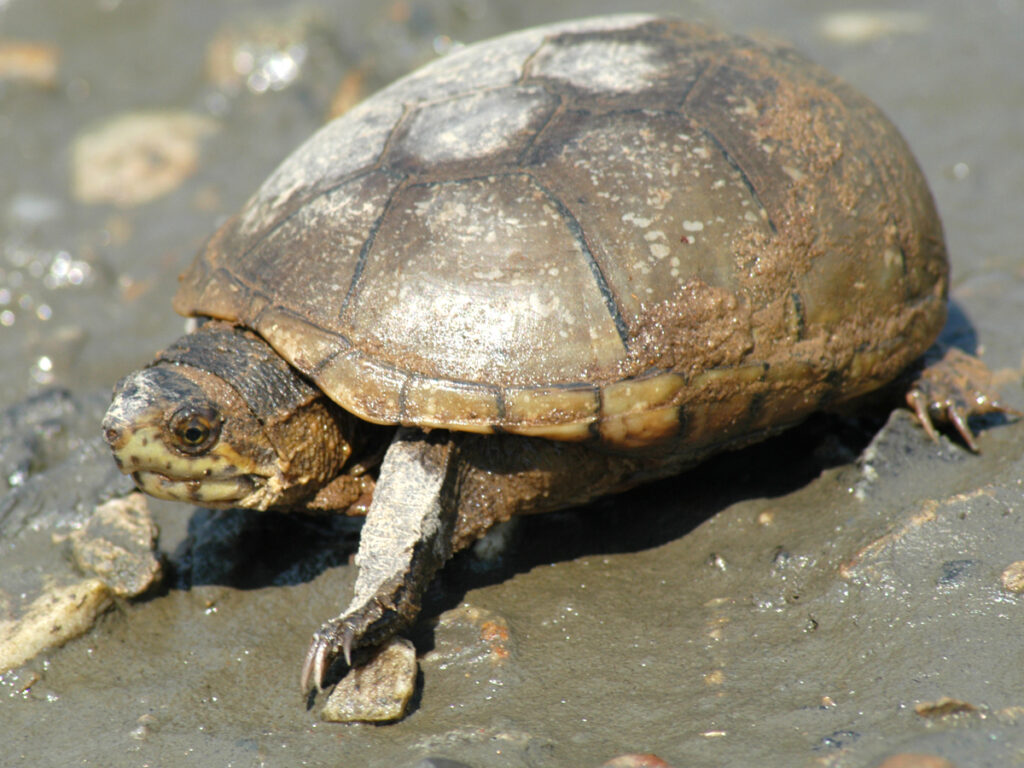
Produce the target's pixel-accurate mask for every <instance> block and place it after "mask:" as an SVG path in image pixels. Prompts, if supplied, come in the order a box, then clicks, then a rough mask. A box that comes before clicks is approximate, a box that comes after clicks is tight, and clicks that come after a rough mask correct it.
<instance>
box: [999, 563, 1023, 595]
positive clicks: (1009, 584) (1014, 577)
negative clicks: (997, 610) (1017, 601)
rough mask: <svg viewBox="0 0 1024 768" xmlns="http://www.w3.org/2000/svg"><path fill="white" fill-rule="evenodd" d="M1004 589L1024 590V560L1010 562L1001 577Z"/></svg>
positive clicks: (1011, 590) (1012, 590) (1010, 590)
mask: <svg viewBox="0 0 1024 768" xmlns="http://www.w3.org/2000/svg"><path fill="white" fill-rule="evenodd" d="M1001 579H1002V582H1003V589H1005V590H1007V591H1008V592H1024V560H1018V561H1017V562H1015V563H1010V564H1009V565H1008V566H1007V567H1006V570H1004V571H1003V575H1002V577H1001Z"/></svg>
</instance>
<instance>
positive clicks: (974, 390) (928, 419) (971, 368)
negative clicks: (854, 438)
mask: <svg viewBox="0 0 1024 768" xmlns="http://www.w3.org/2000/svg"><path fill="white" fill-rule="evenodd" d="M907 405H909V406H910V407H911V408H912V409H913V411H914V413H915V414H917V419H918V421H919V422H921V426H922V427H923V428H924V431H925V432H927V433H928V436H929V437H930V438H931V439H932V440H934V441H938V439H939V436H938V432H937V431H936V429H935V425H936V423H939V424H952V425H953V427H954V428H955V429H956V431H957V432H958V433H959V434H960V437H961V438H963V441H964V443H966V444H967V447H968V448H970V449H971V450H972V451H973V452H974V453H978V452H979V449H978V444H977V442H976V441H975V439H974V433H973V432H972V431H971V428H970V426H969V425H968V419H969V418H970V417H971V416H981V415H984V414H987V413H1003V414H1008V415H1011V416H1022V415H1024V414H1022V413H1021V412H1020V411H1018V410H1016V409H1014V408H1010V407H1008V406H1005V405H1003V404H1002V403H1001V402H1000V401H999V397H998V395H997V394H996V392H995V387H994V385H993V382H992V372H991V371H990V370H989V369H988V368H987V367H986V366H985V364H984V363H983V362H982V361H981V360H979V359H978V358H976V357H974V356H972V355H968V354H967V353H966V352H963V351H961V350H959V349H957V348H956V347H949V348H946V349H944V350H939V352H938V354H937V355H936V357H935V358H934V359H933V360H929V361H928V362H927V365H926V367H925V368H924V370H923V371H921V374H920V376H918V378H917V380H916V381H915V382H914V383H913V386H912V387H911V389H910V390H909V391H908V392H907Z"/></svg>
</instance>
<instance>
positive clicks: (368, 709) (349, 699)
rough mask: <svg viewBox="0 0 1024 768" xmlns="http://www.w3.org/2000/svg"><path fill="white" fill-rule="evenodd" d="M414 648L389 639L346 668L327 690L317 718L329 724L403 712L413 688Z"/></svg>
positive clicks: (393, 716) (369, 720)
mask: <svg viewBox="0 0 1024 768" xmlns="http://www.w3.org/2000/svg"><path fill="white" fill-rule="evenodd" d="M418 669H419V667H418V665H417V663H416V649H415V648H414V647H413V644H412V643H411V642H409V641H408V640H406V639H405V638H403V637H396V638H394V639H393V640H391V642H390V643H388V644H387V645H386V646H384V648H382V649H381V650H380V652H379V653H378V654H377V655H376V656H374V657H373V659H371V660H370V661H369V662H367V663H366V664H363V665H360V666H358V667H355V668H353V669H350V670H349V672H348V674H347V675H345V677H343V678H342V679H341V682H339V683H338V684H337V685H336V686H335V687H334V690H333V691H331V695H330V696H329V697H328V698H327V702H326V703H325V704H324V707H323V709H322V710H321V711H320V717H321V719H323V720H327V721H328V722H332V723H355V722H364V723H384V722H389V721H391V720H398V719H399V718H400V717H402V716H403V715H404V714H405V710H406V707H408V706H409V700H410V699H411V698H412V694H413V692H414V691H415V690H416V674H417V672H418Z"/></svg>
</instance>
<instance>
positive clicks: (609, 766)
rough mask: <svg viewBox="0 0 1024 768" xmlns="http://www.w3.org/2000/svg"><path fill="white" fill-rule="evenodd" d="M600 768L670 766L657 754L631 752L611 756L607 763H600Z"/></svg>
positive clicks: (654, 767)
mask: <svg viewBox="0 0 1024 768" xmlns="http://www.w3.org/2000/svg"><path fill="white" fill-rule="evenodd" d="M601 768H672V766H670V765H669V764H668V763H666V762H665V761H664V760H662V759H661V758H660V757H658V756H657V755H652V754H632V755H619V756H618V757H613V758H612V759H611V760H609V761H608V762H607V763H602V764H601Z"/></svg>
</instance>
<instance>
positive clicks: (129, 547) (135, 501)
mask: <svg viewBox="0 0 1024 768" xmlns="http://www.w3.org/2000/svg"><path fill="white" fill-rule="evenodd" d="M158 534H159V530H158V529H157V526H156V523H154V522H153V517H152V515H151V514H150V512H149V505H148V504H147V502H146V497H145V496H143V495H142V494H141V493H131V494H129V495H128V496H125V497H123V498H118V499H111V500H110V501H108V502H106V503H105V504H102V505H100V506H99V507H97V508H96V511H95V512H94V513H93V515H92V517H90V518H89V520H88V521H87V522H86V524H85V525H84V526H82V528H80V529H79V530H77V531H75V532H74V533H72V534H71V536H70V539H71V551H72V554H73V555H74V558H75V564H76V565H77V566H78V567H79V568H81V569H82V570H83V571H85V572H87V573H93V574H95V575H96V576H98V577H100V578H101V579H102V580H103V582H104V583H105V584H106V585H107V586H108V587H110V590H111V591H112V592H113V593H114V594H115V595H117V596H118V597H135V596H136V595H140V594H142V593H143V592H145V591H146V590H147V589H148V588H149V587H150V586H151V585H153V584H154V583H156V582H158V581H159V580H160V578H161V575H162V570H161V566H160V560H159V559H158V558H157V556H156V554H155V553H154V550H155V549H156V540H157V536H158Z"/></svg>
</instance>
